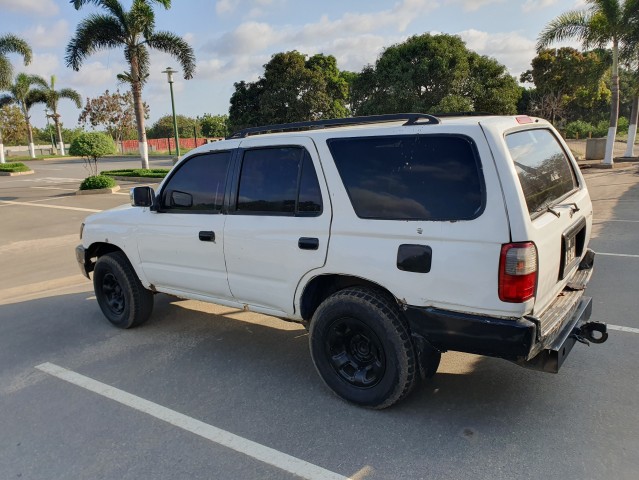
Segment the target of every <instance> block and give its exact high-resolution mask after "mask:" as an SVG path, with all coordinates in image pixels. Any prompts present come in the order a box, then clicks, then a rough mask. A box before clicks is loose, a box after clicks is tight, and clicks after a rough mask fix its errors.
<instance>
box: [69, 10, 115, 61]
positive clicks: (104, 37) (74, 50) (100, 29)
mask: <svg viewBox="0 0 639 480" xmlns="http://www.w3.org/2000/svg"><path fill="white" fill-rule="evenodd" d="M123 44H125V33H124V31H123V29H122V25H121V24H120V22H119V21H118V19H117V18H115V17H113V16H110V15H97V14H95V15H90V16H89V17H87V18H85V19H84V20H83V21H82V22H80V23H79V24H78V27H77V28H76V31H75V36H74V37H73V38H72V39H71V41H70V42H69V45H67V49H66V55H65V60H66V63H67V67H71V68H73V70H75V71H78V70H79V69H80V67H81V66H82V63H83V62H84V59H85V58H86V57H88V56H89V55H91V54H93V53H94V52H96V51H97V50H102V49H106V48H115V47H119V46H121V45H123Z"/></svg>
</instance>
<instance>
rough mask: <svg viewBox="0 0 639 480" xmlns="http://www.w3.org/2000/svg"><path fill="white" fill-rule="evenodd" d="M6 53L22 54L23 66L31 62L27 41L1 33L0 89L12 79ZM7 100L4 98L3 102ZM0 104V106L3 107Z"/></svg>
mask: <svg viewBox="0 0 639 480" xmlns="http://www.w3.org/2000/svg"><path fill="white" fill-rule="evenodd" d="M7 53H17V54H18V55H22V58H23V61H24V64H25V66H26V65H29V64H30V63H31V57H32V52H31V47H30V46H29V44H28V43H27V42H25V41H24V40H22V39H21V38H18V37H16V36H15V35H3V36H1V37H0V90H4V89H6V88H7V87H9V86H10V85H11V80H12V79H13V66H12V65H11V62H9V59H8V58H7ZM7 101H8V100H6V99H5V100H4V102H5V104H6V102H7ZM3 106H4V105H3V104H0V108H1V107H3ZM0 163H4V145H3V143H2V130H0Z"/></svg>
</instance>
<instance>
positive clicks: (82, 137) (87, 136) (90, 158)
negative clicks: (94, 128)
mask: <svg viewBox="0 0 639 480" xmlns="http://www.w3.org/2000/svg"><path fill="white" fill-rule="evenodd" d="M69 153H70V154H71V155H77V156H79V157H83V158H84V163H85V166H86V167H87V169H88V170H89V173H90V174H91V176H97V174H98V159H99V158H101V157H104V156H105V155H109V154H112V153H115V143H113V139H112V138H111V137H110V136H108V135H106V134H104V133H100V132H85V133H81V134H79V135H78V136H77V137H76V138H74V139H73V142H72V143H71V148H69Z"/></svg>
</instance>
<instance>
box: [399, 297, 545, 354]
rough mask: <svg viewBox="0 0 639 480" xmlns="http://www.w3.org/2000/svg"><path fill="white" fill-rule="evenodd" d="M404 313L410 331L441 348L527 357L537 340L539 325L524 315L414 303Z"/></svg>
mask: <svg viewBox="0 0 639 480" xmlns="http://www.w3.org/2000/svg"><path fill="white" fill-rule="evenodd" d="M405 313H406V318H407V319H408V323H409V326H410V329H411V332H413V333H417V334H419V335H422V336H423V337H424V338H425V339H426V340H428V342H429V343H430V344H431V345H433V346H434V347H435V348H437V349H438V350H442V351H443V350H455V351H459V352H468V353H474V354H478V355H487V356H491V357H500V358H506V359H509V360H516V359H517V358H519V357H526V356H527V355H528V353H529V352H530V351H531V349H532V347H533V345H534V343H535V338H536V336H535V335H536V328H537V327H536V326H535V324H534V323H533V322H531V321H529V320H526V319H524V318H520V319H499V318H494V317H485V316H480V315H470V314H465V313H458V312H452V311H448V310H442V309H438V308H434V307H413V306H408V307H407V309H406V312H405Z"/></svg>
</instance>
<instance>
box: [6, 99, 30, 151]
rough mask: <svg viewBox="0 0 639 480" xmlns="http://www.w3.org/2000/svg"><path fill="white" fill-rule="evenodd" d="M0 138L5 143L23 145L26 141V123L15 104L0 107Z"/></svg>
mask: <svg viewBox="0 0 639 480" xmlns="http://www.w3.org/2000/svg"><path fill="white" fill-rule="evenodd" d="M0 140H3V141H4V144H5V145H10V146H15V145H24V144H25V143H26V141H27V124H26V122H25V121H24V115H22V112H20V108H19V107H18V106H16V105H5V106H4V107H2V108H0Z"/></svg>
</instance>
